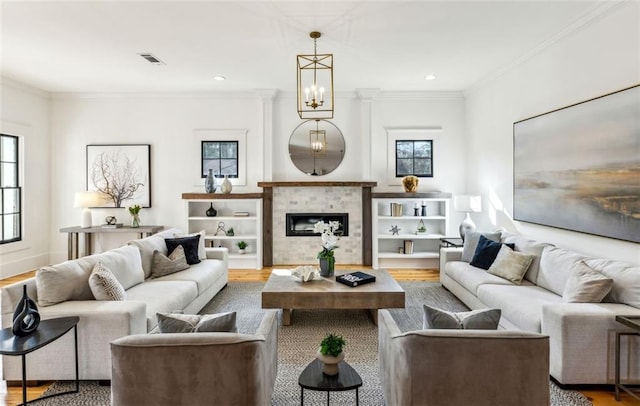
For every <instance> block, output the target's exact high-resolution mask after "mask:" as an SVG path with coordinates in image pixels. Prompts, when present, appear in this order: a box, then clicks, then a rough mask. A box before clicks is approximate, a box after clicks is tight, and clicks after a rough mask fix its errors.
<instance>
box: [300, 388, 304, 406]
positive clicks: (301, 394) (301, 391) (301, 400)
mask: <svg viewBox="0 0 640 406" xmlns="http://www.w3.org/2000/svg"><path fill="white" fill-rule="evenodd" d="M300 406H304V388H303V387H302V386H301V387H300Z"/></svg>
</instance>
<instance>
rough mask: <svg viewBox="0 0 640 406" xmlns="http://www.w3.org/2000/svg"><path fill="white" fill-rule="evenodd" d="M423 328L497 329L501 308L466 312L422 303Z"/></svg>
mask: <svg viewBox="0 0 640 406" xmlns="http://www.w3.org/2000/svg"><path fill="white" fill-rule="evenodd" d="M423 309H424V322H423V325H422V328H423V329H457V330H497V329H498V324H499V323H500V316H501V315H502V310H500V309H480V310H471V311H468V312H457V313H454V312H448V311H446V310H441V309H437V308H435V307H431V306H429V305H423Z"/></svg>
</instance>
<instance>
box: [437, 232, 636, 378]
mask: <svg viewBox="0 0 640 406" xmlns="http://www.w3.org/2000/svg"><path fill="white" fill-rule="evenodd" d="M501 241H502V242H503V243H513V244H515V250H516V251H520V252H525V253H529V254H533V255H534V260H533V262H532V264H531V266H530V267H529V269H528V270H527V273H526V274H525V276H524V279H523V280H522V283H521V285H516V284H513V283H511V282H510V281H508V280H506V279H503V278H500V277H498V276H495V275H493V274H490V273H488V272H487V271H485V270H484V269H480V268H476V267H474V266H472V265H470V264H469V263H468V262H463V261H461V260H460V259H461V254H462V252H461V250H460V249H451V248H443V249H442V252H441V265H440V282H441V283H442V285H443V286H444V287H445V288H447V289H448V290H449V291H451V292H452V293H453V294H454V295H456V296H457V297H458V298H459V299H460V300H461V301H462V302H464V303H465V304H466V305H467V306H469V307H470V308H471V309H482V308H500V309H502V318H501V321H500V327H501V328H504V329H517V330H523V331H530V332H535V333H541V334H544V335H548V336H549V344H550V374H551V376H553V377H554V378H555V379H556V380H557V381H558V382H559V383H561V384H613V383H614V379H615V369H614V368H615V332H616V331H623V330H629V329H628V328H627V327H625V326H624V325H622V324H620V323H618V322H616V320H615V317H616V315H636V316H638V315H640V267H638V266H633V265H631V264H627V263H622V262H619V261H611V260H606V259H599V258H590V257H587V256H584V255H581V254H578V253H575V252H572V251H569V250H565V249H562V248H557V247H554V246H552V245H551V244H545V243H541V242H536V241H531V240H527V239H525V238H523V237H522V236H519V235H505V236H503V237H502V239H501ZM578 261H584V263H585V264H587V265H588V266H589V267H591V268H593V269H595V270H597V271H599V272H600V273H602V274H603V275H605V276H607V277H608V278H611V279H613V281H614V283H613V288H612V290H611V292H610V293H609V294H608V295H607V296H606V297H605V298H604V300H603V302H601V303H565V302H563V298H562V293H563V290H564V287H565V284H566V282H567V279H568V277H569V273H570V270H571V267H572V265H573V264H574V263H576V262H578ZM621 347H622V351H621V366H622V368H621V371H622V374H621V379H622V380H623V381H631V382H640V337H638V336H631V337H630V336H623V337H622V346H621Z"/></svg>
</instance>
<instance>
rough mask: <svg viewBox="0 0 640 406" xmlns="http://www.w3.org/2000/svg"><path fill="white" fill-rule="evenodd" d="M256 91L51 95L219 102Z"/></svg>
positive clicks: (59, 96) (54, 96)
mask: <svg viewBox="0 0 640 406" xmlns="http://www.w3.org/2000/svg"><path fill="white" fill-rule="evenodd" d="M256 94H257V93H256V91H254V90H250V91H237V92H229V91H226V92H131V93H109V92H87V93H81V92H78V93H75V92H70V93H66V92H64V93H63V92H59V93H58V92H56V93H51V98H52V99H53V100H84V99H86V100H88V99H93V100H113V99H214V100H215V99H219V100H229V99H235V100H241V99H251V100H255V98H256Z"/></svg>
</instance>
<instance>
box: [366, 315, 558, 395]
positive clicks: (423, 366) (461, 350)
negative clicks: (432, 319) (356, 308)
mask: <svg viewBox="0 0 640 406" xmlns="http://www.w3.org/2000/svg"><path fill="white" fill-rule="evenodd" d="M378 335H379V337H378V338H379V342H378V351H379V354H378V355H379V362H380V380H381V383H382V388H383V391H384V396H385V400H386V403H387V405H389V406H400V405H403V406H404V405H424V406H428V405H432V406H440V405H447V406H457V405H460V406H467V405H474V406H483V405H487V406H494V405H510V406H517V405H522V406H525V405H527V406H530V405H536V406H540V405H548V404H549V402H550V399H549V337H547V336H544V335H540V334H534V333H528V332H520V331H505V330H417V331H410V332H407V333H402V332H401V331H400V329H399V328H398V326H397V324H396V322H395V321H394V319H393V317H392V316H391V313H389V311H388V310H379V311H378Z"/></svg>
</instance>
